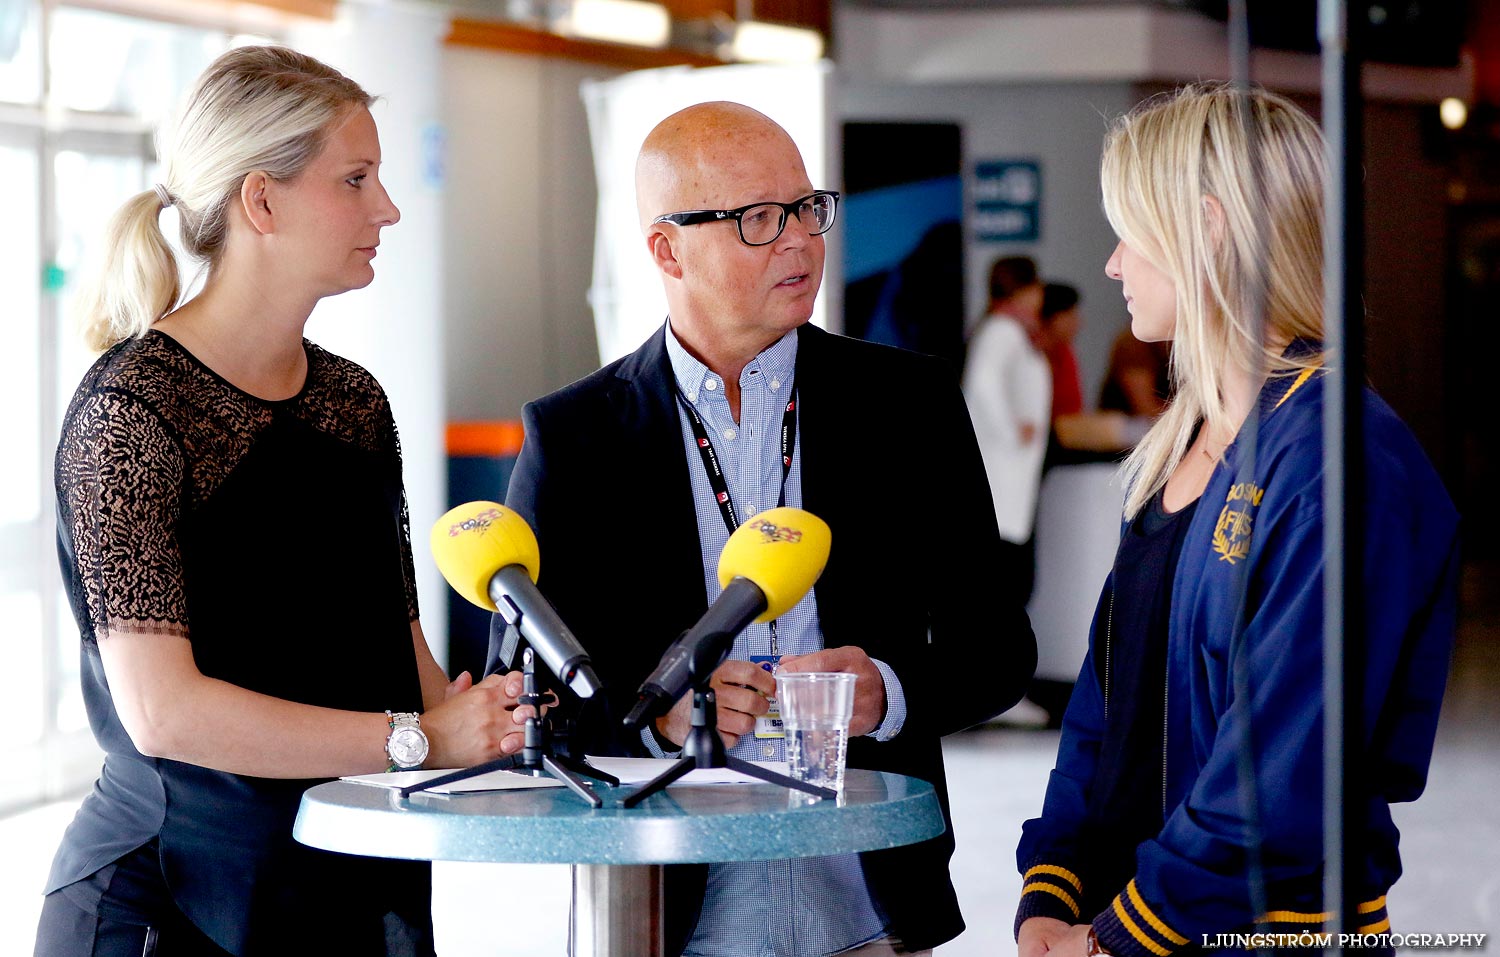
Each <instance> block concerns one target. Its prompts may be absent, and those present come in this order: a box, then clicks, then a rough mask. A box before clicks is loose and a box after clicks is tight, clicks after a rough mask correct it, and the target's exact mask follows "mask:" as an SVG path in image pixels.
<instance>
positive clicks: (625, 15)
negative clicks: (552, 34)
mask: <svg viewBox="0 0 1500 957" xmlns="http://www.w3.org/2000/svg"><path fill="white" fill-rule="evenodd" d="M554 29H555V30H557V32H558V33H562V34H565V35H567V36H571V37H579V38H581V39H587V40H607V41H609V42H611V43H628V44H631V45H633V46H642V47H658V48H660V47H665V46H666V45H667V41H668V40H669V39H670V38H671V36H672V18H671V16H670V15H669V14H668V13H667V8H666V7H664V6H662V5H661V4H659V3H646V2H644V0H573V2H572V3H571V4H570V5H569V6H568V9H567V12H566V13H565V14H563V16H562V17H561V18H560V19H559V20H558V21H557V23H556V24H555V26H554Z"/></svg>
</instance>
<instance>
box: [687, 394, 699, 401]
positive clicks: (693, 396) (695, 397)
mask: <svg viewBox="0 0 1500 957" xmlns="http://www.w3.org/2000/svg"><path fill="white" fill-rule="evenodd" d="M688 401H689V402H697V401H698V393H696V392H689V393H688Z"/></svg>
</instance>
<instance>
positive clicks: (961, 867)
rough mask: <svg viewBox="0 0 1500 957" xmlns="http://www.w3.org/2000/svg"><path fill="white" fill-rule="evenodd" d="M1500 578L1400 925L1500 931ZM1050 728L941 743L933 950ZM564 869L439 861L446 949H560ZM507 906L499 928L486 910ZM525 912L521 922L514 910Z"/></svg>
mask: <svg viewBox="0 0 1500 957" xmlns="http://www.w3.org/2000/svg"><path fill="white" fill-rule="evenodd" d="M1497 589H1500V575H1497V574H1494V573H1493V572H1492V573H1490V574H1487V575H1484V576H1479V575H1472V576H1470V578H1469V579H1468V580H1467V581H1466V586H1465V607H1466V609H1467V610H1468V611H1467V614H1466V617H1465V621H1464V625H1463V627H1462V630H1461V634H1460V641H1459V647H1458V652H1457V655H1456V656H1455V661H1454V668H1453V677H1452V679H1451V681H1450V685H1449V691H1448V697H1447V699H1446V702H1445V705H1444V712H1443V720H1442V724H1441V726H1440V729H1439V734H1438V747H1437V751H1436V754H1435V756H1434V759H1433V768H1432V774H1431V779H1430V784H1429V786H1428V791H1427V793H1426V794H1425V795H1424V796H1423V797H1422V799H1421V800H1420V801H1418V802H1416V803H1415V804H1412V805H1406V806H1402V807H1398V808H1397V813H1396V822H1397V824H1398V825H1399V826H1400V828H1401V831H1402V844H1401V846H1402V857H1403V859H1404V861H1405V866H1406V874H1405V876H1404V877H1403V878H1402V880H1401V882H1400V883H1399V884H1398V885H1397V886H1396V888H1395V890H1394V891H1393V893H1392V894H1391V899H1390V910H1391V917H1392V922H1393V924H1394V925H1395V927H1396V929H1398V930H1403V931H1415V932H1421V931H1431V932H1439V931H1441V932H1444V933H1449V932H1470V931H1482V932H1496V931H1500V801H1497V800H1496V795H1497V794H1500V594H1497V593H1496V591H1497ZM1056 749H1057V734H1056V733H1055V732H1047V731H1014V730H1000V729H984V730H979V731H971V732H968V733H965V734H961V735H956V736H954V737H952V738H949V739H948V740H947V742H946V743H945V746H944V751H945V755H946V757H947V763H948V773H949V786H950V790H951V793H952V797H953V818H954V828H955V831H956V833H957V837H958V852H957V854H956V855H955V857H954V860H953V876H954V882H955V884H956V885H957V887H958V892H959V898H960V902H961V904H962V905H963V910H964V914H965V918H966V920H967V921H968V924H969V929H968V930H967V931H966V932H965V933H964V934H963V935H962V936H960V937H959V938H958V939H957V940H955V941H953V942H952V943H951V944H948V945H945V946H943V947H940V948H938V951H937V953H938V957H980V955H984V957H1006V955H1012V954H1014V953H1015V944H1014V942H1013V941H1012V940H1011V936H1010V926H1011V920H1012V917H1013V916H1014V902H1015V900H1016V896H1017V894H1018V893H1019V892H1020V879H1019V877H1018V876H1017V874H1016V872H1015V867H1014V863H1013V857H1012V855H1013V853H1014V850H1015V842H1016V837H1017V835H1018V833H1019V829H1020V824H1021V822H1022V821H1023V820H1025V819H1026V818H1028V817H1030V816H1032V815H1034V814H1035V813H1036V810H1037V808H1038V807H1039V805H1040V802H1041V795H1042V791H1043V789H1044V787H1045V782H1046V776H1047V772H1048V771H1049V770H1050V769H1051V766H1052V759H1053V756H1054V754H1055V752H1056ZM71 814H72V805H71V804H70V803H66V802H65V803H62V804H55V805H49V806H47V807H44V808H40V809H37V810H34V811H29V812H27V813H24V814H19V815H15V816H12V817H9V818H3V819H0V848H3V849H4V851H3V859H4V861H5V863H4V865H3V866H0V957H10V955H17V957H19V955H24V954H29V953H30V950H31V941H32V934H33V932H34V928H35V926H36V914H37V909H38V908H39V906H40V898H39V897H38V894H37V891H38V888H39V886H40V884H41V881H42V878H43V876H44V875H45V873H46V868H47V862H48V861H49V859H50V857H51V854H52V849H53V847H54V846H55V845H56V842H57V837H58V834H59V833H60V832H61V830H62V828H63V826H64V825H66V823H67V820H68V818H69V817H70V815H71ZM569 880H570V879H569V872H568V869H567V868H565V867H521V866H512V865H479V864H439V865H438V866H437V867H436V868H435V871H434V885H435V895H434V896H435V901H436V907H435V915H434V916H435V921H436V924H437V930H438V943H439V948H440V952H441V953H442V954H443V955H444V957H488V955H505V957H533V955H535V957H561V955H564V954H565V952H566V936H565V926H566V923H567V918H568V895H569V887H570V884H569ZM497 910H499V911H502V912H503V913H505V914H508V915H517V917H516V918H513V919H512V920H511V921H510V922H508V923H504V924H495V923H491V922H489V921H488V920H487V919H486V915H488V914H492V913H495V912H496V911H497ZM519 915H524V920H521V919H519Z"/></svg>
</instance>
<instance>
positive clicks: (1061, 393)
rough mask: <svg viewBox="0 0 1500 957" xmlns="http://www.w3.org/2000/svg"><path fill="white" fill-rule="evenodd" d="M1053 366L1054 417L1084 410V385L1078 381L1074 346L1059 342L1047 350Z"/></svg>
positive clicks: (1050, 363)
mask: <svg viewBox="0 0 1500 957" xmlns="http://www.w3.org/2000/svg"><path fill="white" fill-rule="evenodd" d="M1047 365H1049V366H1051V367H1052V417H1053V418H1054V419H1055V418H1057V417H1058V416H1060V415H1077V414H1078V413H1080V412H1082V411H1083V386H1082V385H1081V384H1080V383H1079V381H1078V357H1077V356H1075V355H1074V354H1073V346H1072V344H1071V343H1068V342H1059V343H1057V344H1056V345H1055V346H1053V347H1052V348H1051V349H1048V350H1047Z"/></svg>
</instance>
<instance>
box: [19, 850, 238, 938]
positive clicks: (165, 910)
mask: <svg viewBox="0 0 1500 957" xmlns="http://www.w3.org/2000/svg"><path fill="white" fill-rule="evenodd" d="M35 957H229V954H228V952H227V951H225V950H223V949H222V948H220V947H219V946H218V945H217V944H215V943H214V942H213V941H212V940H210V939H209V938H208V937H207V936H205V935H204V933H203V932H202V931H200V930H199V929H198V928H197V927H194V926H193V923H192V921H190V920H188V919H187V917H186V915H184V914H183V913H182V911H181V910H179V909H178V908H177V905H176V904H174V903H173V902H172V895H171V893H170V892H168V890H167V883H166V880H165V879H164V878H163V877H162V872H161V860H160V856H159V853H158V850H157V844H156V841H154V840H153V841H150V842H149V843H147V844H143V845H141V846H140V847H138V848H136V849H135V850H133V851H131V852H130V853H129V854H126V855H125V856H124V857H122V858H120V859H119V860H117V861H115V862H114V863H112V864H108V865H106V866H104V867H102V868H100V869H99V870H98V871H96V872H94V873H93V874H91V875H89V876H88V877H85V878H84V879H83V880H81V881H77V882H76V883H73V884H69V885H68V886H67V887H63V888H59V889H58V890H55V891H53V892H52V893H50V894H48V895H47V897H46V899H45V900H44V901H43V902H42V918H41V921H40V922H39V923H38V926H37V934H36V950H35Z"/></svg>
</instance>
